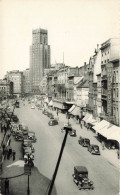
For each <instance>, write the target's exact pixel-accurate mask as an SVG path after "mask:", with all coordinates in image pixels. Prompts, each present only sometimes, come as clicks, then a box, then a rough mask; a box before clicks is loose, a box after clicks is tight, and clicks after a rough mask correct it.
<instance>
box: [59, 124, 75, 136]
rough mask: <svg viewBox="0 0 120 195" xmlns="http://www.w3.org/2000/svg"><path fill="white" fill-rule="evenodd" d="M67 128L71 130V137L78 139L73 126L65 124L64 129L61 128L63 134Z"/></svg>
mask: <svg viewBox="0 0 120 195" xmlns="http://www.w3.org/2000/svg"><path fill="white" fill-rule="evenodd" d="M65 128H69V135H70V136H73V137H76V136H77V134H76V130H75V129H73V128H72V126H71V124H64V127H62V128H61V132H63V131H64V130H65Z"/></svg>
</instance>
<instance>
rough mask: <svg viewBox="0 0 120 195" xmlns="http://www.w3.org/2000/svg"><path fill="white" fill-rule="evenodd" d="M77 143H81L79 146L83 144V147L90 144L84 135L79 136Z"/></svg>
mask: <svg viewBox="0 0 120 195" xmlns="http://www.w3.org/2000/svg"><path fill="white" fill-rule="evenodd" d="M78 143H79V144H80V145H81V146H84V147H89V145H90V140H89V139H88V138H85V137H81V136H80V137H79V140H78Z"/></svg>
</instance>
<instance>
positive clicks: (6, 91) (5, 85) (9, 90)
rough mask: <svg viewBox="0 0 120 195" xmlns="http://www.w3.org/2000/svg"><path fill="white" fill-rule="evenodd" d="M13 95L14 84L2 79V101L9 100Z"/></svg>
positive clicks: (0, 86)
mask: <svg viewBox="0 0 120 195" xmlns="http://www.w3.org/2000/svg"><path fill="white" fill-rule="evenodd" d="M12 95H13V82H10V81H7V80H6V79H0V100H3V99H7V98H8V97H12Z"/></svg>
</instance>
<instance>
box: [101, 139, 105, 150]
mask: <svg viewBox="0 0 120 195" xmlns="http://www.w3.org/2000/svg"><path fill="white" fill-rule="evenodd" d="M104 149H105V142H104V141H102V150H104Z"/></svg>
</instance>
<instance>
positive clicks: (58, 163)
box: [48, 126, 72, 195]
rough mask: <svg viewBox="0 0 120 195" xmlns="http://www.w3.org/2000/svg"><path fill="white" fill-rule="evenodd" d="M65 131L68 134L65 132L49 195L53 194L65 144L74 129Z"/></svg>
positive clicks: (68, 128) (67, 128) (69, 128)
mask: <svg viewBox="0 0 120 195" xmlns="http://www.w3.org/2000/svg"><path fill="white" fill-rule="evenodd" d="M64 129H65V131H66V132H65V136H64V139H63V143H62V146H61V150H60V154H59V157H58V161H57V164H56V168H55V171H54V174H53V178H52V181H51V184H50V188H49V191H48V195H51V192H52V189H53V185H54V182H55V178H56V175H57V172H58V168H59V165H60V161H61V157H62V153H63V150H64V147H65V143H66V140H67V135H68V132H69V131H71V130H72V128H71V127H69V126H68V127H64Z"/></svg>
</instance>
